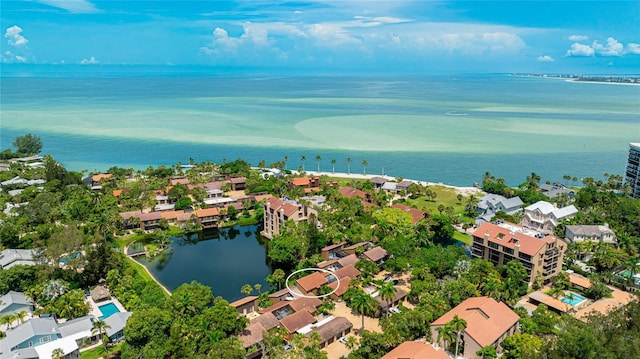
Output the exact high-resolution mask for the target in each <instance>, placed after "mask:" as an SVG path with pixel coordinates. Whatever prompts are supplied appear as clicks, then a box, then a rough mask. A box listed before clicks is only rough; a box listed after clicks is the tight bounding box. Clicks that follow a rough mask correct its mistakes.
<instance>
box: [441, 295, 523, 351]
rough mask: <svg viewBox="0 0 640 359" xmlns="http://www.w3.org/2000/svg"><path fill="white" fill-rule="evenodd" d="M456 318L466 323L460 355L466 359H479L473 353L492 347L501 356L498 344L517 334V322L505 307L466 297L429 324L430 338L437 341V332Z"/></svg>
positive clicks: (515, 315)
mask: <svg viewBox="0 0 640 359" xmlns="http://www.w3.org/2000/svg"><path fill="white" fill-rule="evenodd" d="M456 315H457V316H458V317H459V318H461V319H464V320H465V321H466V322H467V327H466V328H465V330H464V333H463V334H462V341H461V342H462V343H463V345H462V350H461V355H462V356H463V357H464V358H468V359H480V357H479V356H477V355H476V352H477V351H478V350H480V349H482V348H483V347H485V346H487V345H493V346H494V347H495V348H496V350H497V352H498V353H501V352H502V347H501V346H500V344H501V343H502V341H503V340H504V338H506V337H507V336H509V335H511V334H513V333H515V332H516V331H517V329H518V320H519V319H520V317H518V315H517V314H516V313H514V312H513V311H512V310H511V309H509V307H507V305H506V304H504V303H502V302H496V301H495V300H494V299H493V298H490V297H476V298H469V299H467V300H465V301H463V302H462V303H460V304H458V305H457V306H456V307H455V308H453V309H451V310H450V311H448V312H447V313H445V314H444V315H443V316H441V317H440V318H438V319H436V320H435V321H434V322H433V323H431V337H432V338H437V337H438V332H437V329H438V328H439V327H443V326H444V325H446V324H447V323H448V322H449V321H451V320H452V319H453V318H454V316H456ZM444 344H445V343H444V342H443V341H440V342H439V343H438V345H440V346H442V347H444Z"/></svg>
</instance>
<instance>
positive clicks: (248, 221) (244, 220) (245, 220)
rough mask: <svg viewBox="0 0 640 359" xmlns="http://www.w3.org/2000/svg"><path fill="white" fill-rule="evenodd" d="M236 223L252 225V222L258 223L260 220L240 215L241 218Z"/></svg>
mask: <svg viewBox="0 0 640 359" xmlns="http://www.w3.org/2000/svg"><path fill="white" fill-rule="evenodd" d="M236 223H237V224H238V225H239V226H248V225H250V224H258V220H257V219H256V218H253V217H249V218H246V217H240V218H238V220H237V221H236Z"/></svg>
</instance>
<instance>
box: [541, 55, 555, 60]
mask: <svg viewBox="0 0 640 359" xmlns="http://www.w3.org/2000/svg"><path fill="white" fill-rule="evenodd" d="M536 60H537V61H538V62H554V61H556V59H554V58H553V57H551V56H549V55H543V56H538V58H537V59H536Z"/></svg>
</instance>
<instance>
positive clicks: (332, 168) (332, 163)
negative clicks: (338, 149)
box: [331, 158, 336, 173]
mask: <svg viewBox="0 0 640 359" xmlns="http://www.w3.org/2000/svg"><path fill="white" fill-rule="evenodd" d="M331 173H336V159H335V158H332V159H331Z"/></svg>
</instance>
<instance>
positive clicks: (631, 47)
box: [626, 42, 640, 55]
mask: <svg viewBox="0 0 640 359" xmlns="http://www.w3.org/2000/svg"><path fill="white" fill-rule="evenodd" d="M626 52H627V53H629V54H636V55H640V44H636V43H633V42H630V43H628V44H627V50H626Z"/></svg>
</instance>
